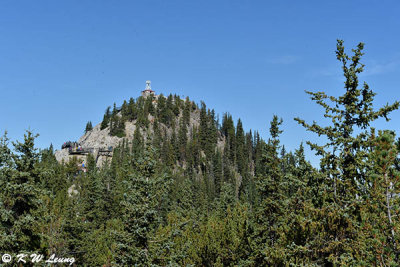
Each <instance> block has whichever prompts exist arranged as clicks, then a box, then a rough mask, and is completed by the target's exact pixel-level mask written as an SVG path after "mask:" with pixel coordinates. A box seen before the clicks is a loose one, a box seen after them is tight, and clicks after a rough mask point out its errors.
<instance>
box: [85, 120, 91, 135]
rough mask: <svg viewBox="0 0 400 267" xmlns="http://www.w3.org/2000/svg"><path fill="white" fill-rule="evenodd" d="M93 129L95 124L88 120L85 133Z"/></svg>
mask: <svg viewBox="0 0 400 267" xmlns="http://www.w3.org/2000/svg"><path fill="white" fill-rule="evenodd" d="M91 130H93V125H92V122H91V121H88V122H87V123H86V127H85V133H87V132H89V131H91Z"/></svg>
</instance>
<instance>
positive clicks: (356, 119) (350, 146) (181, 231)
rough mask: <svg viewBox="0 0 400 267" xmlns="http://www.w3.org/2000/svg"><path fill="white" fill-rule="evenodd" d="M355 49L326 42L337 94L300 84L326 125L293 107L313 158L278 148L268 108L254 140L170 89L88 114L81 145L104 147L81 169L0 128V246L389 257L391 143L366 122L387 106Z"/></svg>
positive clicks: (268, 261)
mask: <svg viewBox="0 0 400 267" xmlns="http://www.w3.org/2000/svg"><path fill="white" fill-rule="evenodd" d="M362 50H363V44H359V45H358V47H357V48H356V49H354V50H353V55H351V56H350V55H348V54H346V53H345V50H344V46H343V42H342V41H338V43H337V51H336V56H337V59H338V60H339V61H340V62H341V64H342V68H343V74H344V76H345V78H346V82H345V84H344V85H345V86H344V89H342V91H341V92H342V93H341V95H340V96H328V95H326V94H325V93H324V92H307V93H308V94H309V95H310V96H311V99H312V100H314V101H315V102H316V103H317V104H318V105H320V106H322V108H323V110H324V113H323V114H321V115H320V116H319V117H325V118H328V119H330V120H331V123H330V124H329V125H328V126H320V125H319V124H317V122H313V123H312V124H309V123H307V122H305V121H304V120H302V119H301V118H296V120H297V121H298V122H299V124H300V125H302V126H304V127H305V129H306V130H309V131H312V132H314V133H316V134H317V135H319V136H321V135H322V136H326V140H327V142H326V143H325V144H316V143H314V142H311V141H310V142H308V145H310V146H311V148H312V150H313V151H315V152H316V153H317V155H319V156H320V158H321V161H320V167H319V168H318V169H316V168H314V167H313V166H312V165H311V164H310V163H309V162H308V161H307V159H306V158H305V155H304V147H303V145H300V146H299V148H298V149H296V150H295V151H286V149H285V146H284V144H282V143H281V142H280V139H279V137H280V134H281V133H282V123H283V121H282V119H280V118H279V116H273V117H272V118H268V119H270V129H269V130H270V136H269V137H268V138H267V140H263V139H262V138H261V137H260V135H259V134H258V132H251V131H249V132H245V131H244V129H243V125H242V121H241V120H240V119H239V120H238V121H236V122H235V121H233V119H232V116H231V115H229V113H226V114H224V115H223V116H222V120H221V121H219V119H217V115H216V114H215V112H214V111H213V110H212V109H209V108H207V106H206V104H205V103H203V102H202V103H200V105H199V104H196V103H194V102H193V101H191V100H190V99H189V98H186V99H181V98H180V97H179V96H176V95H169V96H167V97H165V96H162V95H158V96H155V95H153V94H147V95H143V96H141V97H139V98H137V99H133V98H131V99H129V100H127V101H125V102H124V103H123V104H122V106H121V107H120V108H117V107H116V105H115V104H114V105H113V107H112V108H111V107H109V108H107V110H106V112H105V114H104V117H103V120H102V122H101V123H100V124H99V125H97V126H95V127H93V126H92V123H91V122H88V124H87V125H86V128H85V135H84V137H83V138H82V140H86V141H85V142H86V143H85V144H89V143H90V142H89V141H87V140H88V139H90V138H89V136H90V135H95V134H100V133H101V134H106V135H107V136H108V137H107V138H109V139H107V140H118V146H115V147H113V151H112V158H110V159H109V160H106V161H104V164H101V166H100V165H99V164H96V160H97V159H96V157H95V156H94V155H93V154H91V153H88V155H87V158H86V159H85V163H86V166H85V167H86V168H85V170H86V172H83V171H82V170H81V169H80V167H79V166H78V163H79V159H78V158H76V157H72V158H71V159H70V160H69V161H68V162H66V161H62V162H59V161H57V159H56V157H55V155H54V151H53V147H50V148H48V149H44V150H41V151H38V150H37V149H35V147H34V139H35V135H34V134H33V133H31V132H29V131H28V132H27V133H26V135H25V137H24V140H23V141H22V142H13V143H12V146H13V149H11V148H10V144H9V140H8V139H7V135H4V136H3V138H2V139H1V142H0V187H1V188H2V190H1V191H0V235H1V238H0V251H1V252H2V253H3V252H8V253H10V254H12V255H13V256H14V257H15V255H16V254H19V253H27V254H29V253H32V252H36V253H41V254H43V255H46V257H48V256H50V255H52V254H56V255H57V256H58V257H74V258H75V263H74V264H76V265H78V266H286V265H288V266H337V265H360V266H369V265H382V266H389V265H390V266H397V265H398V262H399V261H400V259H399V253H400V250H399V245H400V244H399V230H398V229H399V226H400V224H399V218H398V216H399V212H400V203H399V198H398V195H399V193H400V192H399V186H400V185H399V177H400V173H399V170H400V166H399V160H398V158H399V157H398V155H399V149H400V142H399V141H398V140H396V137H395V133H394V132H393V131H388V130H380V131H376V130H375V129H373V128H372V127H371V126H370V124H371V122H372V121H374V120H376V119H379V118H382V117H383V118H385V119H388V115H389V114H390V112H392V111H394V110H396V109H397V108H398V107H399V103H398V102H395V103H394V104H392V105H389V104H388V105H386V106H384V107H382V108H378V109H376V108H374V107H373V100H374V96H375V93H374V92H373V91H372V90H371V89H370V88H369V87H368V85H367V84H366V83H364V84H362V85H360V82H359V80H358V75H359V74H360V73H361V72H362V71H363V69H364V65H362V63H361V58H362V55H363V53H362ZM319 117H316V118H315V119H316V120H318V119H319ZM92 137H93V136H92ZM112 138H115V139H112ZM104 140H106V139H104ZM101 145H102V146H108V145H109V144H107V143H102V144H101ZM71 188H73V190H71ZM14 263H15V262H14Z"/></svg>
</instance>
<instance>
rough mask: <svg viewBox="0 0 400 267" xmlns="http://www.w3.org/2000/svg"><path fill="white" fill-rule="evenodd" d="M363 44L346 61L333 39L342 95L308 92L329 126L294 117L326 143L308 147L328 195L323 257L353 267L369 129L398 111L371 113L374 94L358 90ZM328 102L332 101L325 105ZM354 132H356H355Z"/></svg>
mask: <svg viewBox="0 0 400 267" xmlns="http://www.w3.org/2000/svg"><path fill="white" fill-rule="evenodd" d="M363 48H364V44H362V43H360V44H359V45H358V46H357V48H356V49H354V50H353V52H354V55H353V56H351V57H350V56H349V55H347V54H346V53H345V51H344V46H343V41H341V40H338V42H337V50H336V57H337V59H338V60H339V61H340V62H341V64H342V69H343V74H344V76H345V78H346V80H345V83H344V89H345V92H344V94H343V95H342V96H340V97H334V96H327V95H326V94H325V93H323V92H316V93H313V92H307V93H308V94H309V95H311V99H312V100H314V101H316V103H317V104H318V105H320V106H322V107H323V108H324V109H325V114H324V117H327V118H329V119H331V121H332V123H331V125H329V126H326V127H323V126H320V125H318V124H317V123H316V122H314V123H313V124H307V123H306V122H305V121H304V120H301V119H299V118H296V120H297V121H298V122H299V123H300V124H301V125H303V126H304V127H305V128H306V129H307V130H309V131H312V132H315V133H317V134H318V135H319V136H321V135H322V136H326V138H327V140H328V142H327V143H326V144H325V145H318V144H315V143H311V142H307V143H308V144H309V145H310V146H311V149H313V150H315V151H316V154H317V155H320V156H321V157H322V159H321V163H320V166H321V172H322V173H323V174H324V176H325V177H326V180H325V183H326V185H327V189H328V190H327V196H326V197H325V202H324V204H323V205H324V211H325V212H326V214H324V215H323V216H324V220H326V232H325V233H324V234H325V237H323V236H321V237H320V238H321V240H319V247H318V248H316V249H318V250H320V251H321V252H322V251H323V252H324V257H325V261H326V262H325V263H326V264H327V263H328V262H330V263H333V264H354V263H355V262H356V255H355V253H353V251H354V250H353V248H354V246H353V245H354V244H352V243H351V242H349V240H354V239H356V237H357V236H358V235H359V234H360V228H359V225H360V221H359V218H360V205H361V201H360V197H361V196H363V195H364V194H365V193H364V192H363V187H364V184H365V182H366V175H367V172H368V170H369V168H370V166H369V165H368V162H367V158H368V151H369V147H370V141H371V132H370V124H371V122H373V121H375V120H376V119H378V118H381V117H384V118H385V119H386V120H388V118H387V116H388V114H389V113H390V112H391V111H393V110H395V109H397V108H398V107H399V102H395V103H394V104H392V105H386V106H384V107H382V108H380V109H378V110H374V109H373V99H374V96H375V93H374V92H373V91H372V90H371V89H370V88H369V86H368V85H367V84H366V83H364V84H363V86H362V88H359V80H358V75H359V74H360V73H361V72H362V71H363V70H364V65H363V64H362V63H361V62H360V60H361V57H362V55H363V52H362V50H363ZM328 101H331V102H332V104H330V103H329V102H328ZM357 131H359V133H357Z"/></svg>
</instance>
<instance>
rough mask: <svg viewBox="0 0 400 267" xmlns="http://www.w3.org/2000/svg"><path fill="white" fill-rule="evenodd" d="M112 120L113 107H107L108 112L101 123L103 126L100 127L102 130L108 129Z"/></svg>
mask: <svg viewBox="0 0 400 267" xmlns="http://www.w3.org/2000/svg"><path fill="white" fill-rule="evenodd" d="M110 118H111V107H107V109H106V112H105V114H104V116H103V121H102V122H101V125H100V130H104V129H105V128H107V127H108V124H109V122H110Z"/></svg>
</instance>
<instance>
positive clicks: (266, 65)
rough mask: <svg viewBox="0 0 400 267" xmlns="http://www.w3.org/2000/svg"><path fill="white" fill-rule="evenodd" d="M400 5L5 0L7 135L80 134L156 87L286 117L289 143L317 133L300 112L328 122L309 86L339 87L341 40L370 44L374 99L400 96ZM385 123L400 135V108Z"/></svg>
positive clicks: (0, 23) (2, 61) (53, 139)
mask: <svg viewBox="0 0 400 267" xmlns="http://www.w3.org/2000/svg"><path fill="white" fill-rule="evenodd" d="M399 14H400V2H398V1H235V0H229V1H188V0H186V1H174V0H172V1H84V0H79V1H42V0H38V1H8V0H3V1H1V2H0V36H1V41H0V92H1V97H0V112H1V116H0V131H1V132H4V131H5V130H7V131H8V133H9V137H10V138H11V139H13V140H15V139H22V137H23V134H24V131H25V129H31V130H33V131H34V132H36V133H39V134H40V137H39V138H38V139H37V142H36V143H37V146H38V147H41V148H44V147H47V146H49V145H50V143H53V144H54V145H55V146H56V147H57V148H58V147H59V146H60V145H61V144H62V143H63V142H64V141H65V140H75V139H78V138H79V137H80V136H81V135H82V133H83V130H84V127H85V124H86V122H87V121H88V120H91V121H92V122H93V123H94V124H97V123H99V122H100V120H101V119H102V116H103V113H104V110H105V108H106V107H107V106H108V105H112V104H113V103H114V102H116V103H117V105H118V104H120V103H121V102H122V101H123V100H124V99H128V98H129V97H131V96H133V97H137V96H139V94H140V91H141V90H142V89H143V88H144V86H145V81H146V80H151V81H152V86H153V89H155V90H156V92H157V93H164V94H169V93H176V94H179V95H182V96H190V97H191V98H192V99H194V100H195V101H200V100H204V101H205V103H206V104H207V106H208V107H210V108H214V109H215V110H216V112H217V113H219V114H222V113H223V112H227V111H228V112H230V113H231V114H232V115H233V117H234V118H235V120H237V119H238V118H241V119H242V121H243V123H244V127H245V128H246V129H256V130H259V131H260V133H261V134H262V136H263V137H264V138H268V127H269V121H270V120H271V118H272V116H273V114H277V115H278V116H280V117H282V118H283V120H284V125H283V130H284V133H283V135H282V138H281V139H282V142H283V143H284V144H285V145H286V147H287V148H288V149H290V150H292V149H295V148H296V147H298V145H299V143H300V142H301V141H305V140H310V139H312V140H316V139H315V136H314V135H312V134H309V133H307V132H306V131H305V130H304V129H303V128H301V127H300V126H299V125H297V123H296V122H295V121H293V118H294V117H296V116H300V117H302V118H304V119H306V120H308V121H312V120H317V121H321V118H322V110H321V109H320V108H318V106H316V105H315V104H313V103H312V101H310V100H309V98H308V96H307V95H306V94H305V93H304V90H313V91H320V90H322V91H325V92H327V93H329V94H333V95H338V94H341V93H342V92H343V78H342V76H341V69H340V65H339V63H338V62H337V61H336V58H335V53H334V51H335V47H336V39H338V38H340V39H344V41H345V47H346V48H347V49H348V51H349V52H350V49H351V48H354V47H355V46H356V45H357V43H358V42H364V43H365V44H366V46H365V53H366V54H365V56H364V58H363V63H364V64H366V71H365V73H364V74H363V75H362V77H361V78H362V80H365V81H366V82H367V83H368V84H369V85H370V87H371V88H372V89H373V90H375V91H376V92H377V93H378V95H377V97H376V107H379V106H381V105H383V104H385V103H387V102H393V101H394V100H398V99H400V94H399V93H398V90H399V81H400V46H399V41H400V34H399V33H400V30H399V29H400V19H399V16H398V15H399ZM391 117H392V120H391V121H390V122H389V123H384V122H378V123H377V124H376V126H377V127H378V128H389V129H394V130H396V131H397V132H399V125H400V111H397V112H395V113H393V114H392V116H391Z"/></svg>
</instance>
